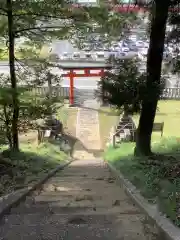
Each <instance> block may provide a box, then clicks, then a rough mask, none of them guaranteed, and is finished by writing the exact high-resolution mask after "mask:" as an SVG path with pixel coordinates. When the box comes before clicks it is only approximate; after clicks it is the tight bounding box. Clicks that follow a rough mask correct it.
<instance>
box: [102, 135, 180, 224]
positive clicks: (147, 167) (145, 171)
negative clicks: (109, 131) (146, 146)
mask: <svg viewBox="0 0 180 240" xmlns="http://www.w3.org/2000/svg"><path fill="white" fill-rule="evenodd" d="M152 148H153V151H154V152H156V153H157V154H158V155H157V156H156V157H154V158H153V159H151V158H137V157H134V156H133V151H134V143H123V144H121V145H120V146H119V147H118V148H116V149H113V148H112V147H109V148H108V149H107V150H106V151H105V153H104V158H105V159H106V160H107V161H109V162H110V163H111V164H112V165H114V166H115V167H116V169H118V170H119V171H120V172H121V173H123V175H124V176H125V177H126V178H127V179H129V180H130V181H131V182H132V183H133V184H134V185H135V186H136V187H137V188H138V189H139V190H140V193H141V194H142V195H143V196H144V197H145V198H146V199H147V200H148V201H149V202H150V203H157V204H158V207H159V209H160V210H161V211H162V212H163V213H165V214H166V216H167V217H168V218H170V219H171V220H172V221H173V222H174V223H175V224H176V225H178V226H180V219H179V215H178V214H179V210H180V205H179V206H178V205H177V204H178V202H180V144H179V142H178V141H177V139H176V138H162V139H161V141H160V142H159V144H153V146H152Z"/></svg>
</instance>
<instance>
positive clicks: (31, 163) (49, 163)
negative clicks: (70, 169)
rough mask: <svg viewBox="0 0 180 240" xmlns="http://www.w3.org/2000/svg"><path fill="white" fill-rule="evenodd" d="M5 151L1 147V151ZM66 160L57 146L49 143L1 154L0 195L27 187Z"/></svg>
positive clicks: (30, 145) (26, 145) (22, 147)
mask: <svg viewBox="0 0 180 240" xmlns="http://www.w3.org/2000/svg"><path fill="white" fill-rule="evenodd" d="M5 149H6V147H1V150H5ZM66 160H67V156H66V154H65V153H64V152H62V151H60V149H59V145H54V144H51V143H44V144H41V145H39V146H35V145H33V144H32V143H30V144H29V145H28V144H24V145H22V146H21V151H20V152H14V151H13V152H11V151H10V152H6V154H1V155H0V173H1V176H0V195H2V194H7V193H9V192H12V191H13V190H17V189H20V188H24V187H27V186H28V185H29V184H32V183H33V182H34V181H37V180H38V179H39V178H40V177H42V176H44V175H45V174H46V173H47V172H49V171H51V170H52V169H53V168H55V167H57V166H58V165H59V164H60V162H62V161H66Z"/></svg>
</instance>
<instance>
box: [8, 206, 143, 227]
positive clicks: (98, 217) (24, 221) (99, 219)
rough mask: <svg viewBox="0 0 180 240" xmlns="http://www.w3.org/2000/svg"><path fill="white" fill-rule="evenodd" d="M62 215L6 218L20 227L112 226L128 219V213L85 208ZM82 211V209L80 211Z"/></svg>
mask: <svg viewBox="0 0 180 240" xmlns="http://www.w3.org/2000/svg"><path fill="white" fill-rule="evenodd" d="M61 210H62V213H55V212H54V213H52V212H51V214H49V215H47V216H45V215H44V214H43V212H42V213H29V214H25V213H24V214H11V215H8V216H5V218H4V220H5V222H6V223H7V222H9V223H10V224H11V225H12V226H18V225H21V226H23V225H31V226H32V225H45V224H47V223H49V224H54V225H57V224H59V223H61V224H62V223H63V224H74V225H75V224H79V225H80V224H111V223H112V222H113V221H114V220H116V218H117V216H118V217H120V218H122V217H123V216H124V218H126V215H127V213H119V212H115V211H114V212H107V213H106V212H105V209H104V212H102V213H99V212H96V211H93V212H92V209H90V208H89V209H87V208H85V209H84V210H85V212H84V213H83V209H81V212H80V213H79V212H78V208H77V209H74V212H72V209H69V210H71V211H69V210H68V209H65V208H64V209H61ZM79 210H80V209H79ZM128 214H130V215H131V216H133V215H135V214H136V215H140V212H138V211H134V212H133V211H129V212H128Z"/></svg>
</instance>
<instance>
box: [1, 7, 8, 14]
mask: <svg viewBox="0 0 180 240" xmlns="http://www.w3.org/2000/svg"><path fill="white" fill-rule="evenodd" d="M0 11H2V12H5V13H7V12H8V10H7V9H6V8H2V7H0Z"/></svg>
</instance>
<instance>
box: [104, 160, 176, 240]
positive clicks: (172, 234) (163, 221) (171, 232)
mask: <svg viewBox="0 0 180 240" xmlns="http://www.w3.org/2000/svg"><path fill="white" fill-rule="evenodd" d="M105 163H106V164H107V166H108V168H109V169H110V171H111V172H112V173H113V175H114V176H115V178H116V179H117V180H118V182H119V183H120V185H121V186H122V187H123V188H124V190H125V191H126V193H127V194H128V195H129V196H130V197H131V198H132V200H133V201H134V203H136V205H138V206H139V207H140V208H141V210H142V211H143V212H144V213H145V214H146V215H148V216H149V218H150V219H151V220H152V221H153V222H154V223H155V224H156V225H157V226H158V228H159V230H160V232H161V233H162V234H163V238H162V239H163V240H180V229H179V228H178V227H176V226H174V225H173V223H172V222H171V221H170V220H169V219H168V218H166V217H165V216H164V215H163V214H162V213H161V212H160V211H159V210H158V208H157V206H156V205H151V204H149V203H148V202H147V200H146V199H145V198H144V197H143V196H142V195H141V194H140V193H139V191H138V190H137V188H136V187H135V186H134V185H133V184H132V183H131V182H130V181H129V180H127V179H126V178H125V177H124V176H123V174H122V173H120V172H119V171H117V170H116V168H115V167H114V166H112V165H111V164H110V163H108V162H107V161H105Z"/></svg>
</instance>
